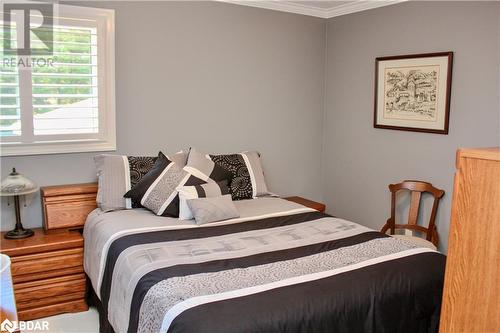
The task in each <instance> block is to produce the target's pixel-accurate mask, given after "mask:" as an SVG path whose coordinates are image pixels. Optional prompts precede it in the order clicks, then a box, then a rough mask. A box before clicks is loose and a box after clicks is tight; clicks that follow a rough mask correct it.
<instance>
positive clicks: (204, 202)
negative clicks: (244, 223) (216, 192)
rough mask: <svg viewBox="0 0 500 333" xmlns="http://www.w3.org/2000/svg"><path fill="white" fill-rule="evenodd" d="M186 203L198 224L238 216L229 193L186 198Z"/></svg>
mask: <svg viewBox="0 0 500 333" xmlns="http://www.w3.org/2000/svg"><path fill="white" fill-rule="evenodd" d="M187 205H188V206H189V209H190V210H191V212H192V213H193V216H194V219H195V220H196V224H198V225H201V224H205V223H210V222H217V221H223V220H228V219H233V218H236V217H240V213H239V212H238V209H236V206H235V205H234V203H233V200H231V195H230V194H226V195H223V196H220V197H210V198H198V199H191V200H187Z"/></svg>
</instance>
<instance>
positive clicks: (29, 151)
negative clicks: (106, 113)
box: [0, 141, 116, 157]
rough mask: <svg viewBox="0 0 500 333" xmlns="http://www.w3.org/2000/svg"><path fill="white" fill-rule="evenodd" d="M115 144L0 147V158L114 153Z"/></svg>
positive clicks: (77, 142)
mask: <svg viewBox="0 0 500 333" xmlns="http://www.w3.org/2000/svg"><path fill="white" fill-rule="evenodd" d="M115 150H116V143H115V142H109V141H73V142H50V143H47V142H40V143H31V144H7V143H3V142H2V144H1V145H0V156H2V157H4V156H27V155H45V154H68V153H85V152H99V151H115Z"/></svg>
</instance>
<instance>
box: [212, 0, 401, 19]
mask: <svg viewBox="0 0 500 333" xmlns="http://www.w3.org/2000/svg"><path fill="white" fill-rule="evenodd" d="M218 1H222V2H230V3H234V4H238V5H243V6H251V7H259V8H266V9H272V10H278V11H282V12H289V13H296V14H302V15H309V16H316V17H321V18H331V17H335V16H340V15H345V14H351V13H356V12H360V11H363V10H368V9H373V8H378V7H382V6H388V5H393V4H396V3H400V2H404V1H407V0H370V1H330V0H319V1H318V0H305V1H285V0H269V1H266V0H257V1H246V0H218Z"/></svg>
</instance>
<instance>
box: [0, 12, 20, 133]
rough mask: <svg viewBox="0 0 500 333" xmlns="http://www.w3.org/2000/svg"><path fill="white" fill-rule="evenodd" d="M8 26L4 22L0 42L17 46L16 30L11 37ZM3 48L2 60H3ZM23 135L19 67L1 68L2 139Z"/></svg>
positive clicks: (0, 113)
mask: <svg viewBox="0 0 500 333" xmlns="http://www.w3.org/2000/svg"><path fill="white" fill-rule="evenodd" d="M5 28H6V25H5V23H3V22H2V32H1V34H0V37H1V40H0V42H1V43H2V45H3V43H4V40H6V39H10V41H11V45H13V46H14V47H16V46H17V43H16V39H17V36H16V30H15V27H14V26H11V36H8V35H7V34H4V31H5ZM3 50H4V49H3V47H2V50H1V51H2V58H3V56H4V55H3ZM19 135H21V107H20V100H19V72H18V70H17V67H3V66H2V67H1V68H0V137H5V136H19Z"/></svg>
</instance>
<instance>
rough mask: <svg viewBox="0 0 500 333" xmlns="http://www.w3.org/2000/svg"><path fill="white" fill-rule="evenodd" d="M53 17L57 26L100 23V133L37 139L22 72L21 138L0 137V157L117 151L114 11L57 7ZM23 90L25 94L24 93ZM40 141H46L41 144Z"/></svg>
mask: <svg viewBox="0 0 500 333" xmlns="http://www.w3.org/2000/svg"><path fill="white" fill-rule="evenodd" d="M54 17H56V19H55V20H56V21H55V22H61V23H62V22H65V21H66V22H67V21H75V20H80V21H81V23H79V24H82V26H84V25H85V24H84V23H83V22H85V20H87V21H89V20H90V21H95V22H97V31H98V32H97V82H98V83H97V89H98V94H99V95H98V112H99V132H98V133H82V134H54V135H38V136H35V135H34V131H33V119H34V113H33V89H32V76H31V70H22V69H19V70H18V72H19V96H20V97H19V104H20V114H21V116H20V118H21V135H20V136H10V137H1V138H0V156H21V155H41V154H60V153H79V152H97V151H114V150H116V119H115V117H116V116H115V11H114V10H112V9H103V8H92V7H80V6H71V5H57V4H54ZM93 26H94V25H93ZM23 76H24V77H23ZM26 76H27V77H26ZM28 77H29V78H28ZM28 83H29V84H28ZM21 90H23V91H24V92H23V93H21ZM21 96H23V97H21ZM41 137H43V139H44V140H40V138H41ZM28 140H29V141H28ZM37 140H38V141H37Z"/></svg>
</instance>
